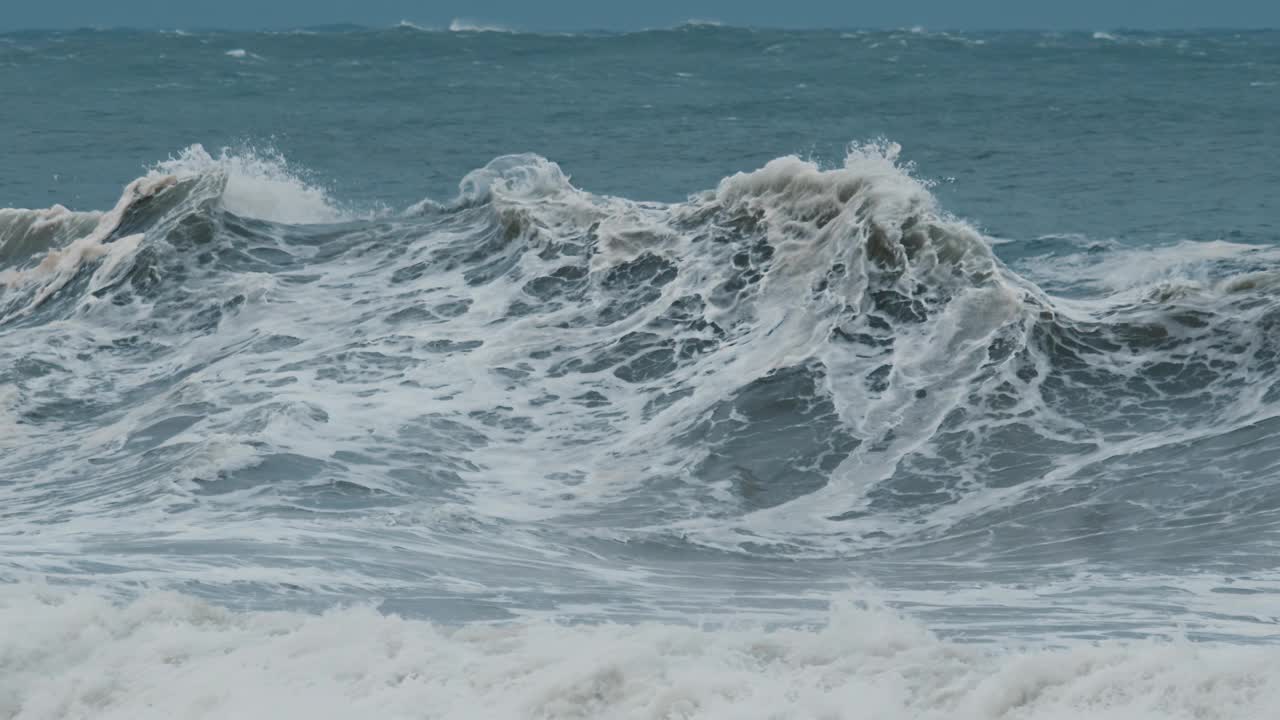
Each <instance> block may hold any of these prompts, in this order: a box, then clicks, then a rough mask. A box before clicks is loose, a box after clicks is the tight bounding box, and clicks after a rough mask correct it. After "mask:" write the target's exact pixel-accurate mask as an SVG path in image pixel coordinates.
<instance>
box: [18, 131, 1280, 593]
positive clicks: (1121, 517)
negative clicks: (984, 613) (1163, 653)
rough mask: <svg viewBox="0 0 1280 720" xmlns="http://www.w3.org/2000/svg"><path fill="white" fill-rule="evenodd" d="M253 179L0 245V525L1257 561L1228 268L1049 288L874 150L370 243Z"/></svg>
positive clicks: (444, 210)
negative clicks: (1225, 550) (13, 518)
mask: <svg viewBox="0 0 1280 720" xmlns="http://www.w3.org/2000/svg"><path fill="white" fill-rule="evenodd" d="M263 162H264V161H262V160H261V158H257V159H253V160H252V161H247V160H245V159H244V158H236V157H234V156H225V155H224V156H223V158H221V159H218V160H214V159H213V158H211V157H210V156H209V155H208V154H207V153H203V151H197V150H192V151H191V152H189V153H187V154H186V155H184V156H183V157H182V158H179V160H178V161H175V162H174V163H170V164H168V165H165V166H162V167H161V168H159V169H158V170H157V171H156V172H155V173H153V174H151V175H149V176H148V177H147V178H143V179H140V180H139V181H137V182H135V183H134V184H131V185H130V186H129V188H128V189H127V190H126V192H125V194H124V196H123V197H122V199H121V201H120V203H119V204H118V205H117V206H116V208H115V209H113V210H112V211H110V212H108V213H105V214H103V215H101V216H93V217H92V222H93V226H92V228H90V217H89V216H70V215H65V216H64V215H63V214H61V213H60V211H49V213H47V214H46V215H47V216H48V217H51V218H54V219H55V220H54V223H55V224H59V225H58V227H59V228H61V229H58V230H56V232H55V231H51V230H49V229H48V228H47V227H46V225H41V224H40V223H41V222H45V221H39V222H37V220H39V218H41V217H46V215H39V214H34V215H21V216H15V217H20V218H21V220H20V221H14V222H12V223H11V224H10V225H9V226H7V227H10V228H13V229H12V230H9V231H6V232H8V233H9V234H8V235H6V237H7V238H9V239H8V240H6V244H5V246H4V247H6V248H27V251H30V255H29V256H24V253H25V252H27V251H23V252H10V251H6V256H5V260H4V263H5V265H4V271H5V272H6V273H8V274H7V275H6V277H7V278H9V280H7V281H6V287H5V289H3V291H0V292H2V293H3V294H0V308H3V316H2V317H3V320H2V321H0V333H3V334H4V335H5V336H7V338H8V339H11V340H13V343H12V347H21V348H23V349H22V350H20V351H14V352H13V353H12V354H13V356H14V357H13V362H12V363H9V365H10V367H11V368H13V369H11V370H10V371H8V372H7V374H6V375H5V376H4V379H5V381H6V382H8V383H10V384H12V386H13V387H14V388H16V391H15V393H14V394H13V396H12V397H10V398H8V399H7V400H6V401H5V402H6V403H7V408H6V409H5V410H4V413H5V414H7V415H8V416H9V417H10V418H13V419H12V420H11V421H10V422H11V425H12V427H13V428H14V432H13V433H12V434H11V435H10V437H19V436H23V437H26V438H28V439H30V440H32V442H30V443H28V444H24V445H22V446H20V447H18V448H16V449H15V450H14V451H13V453H12V457H13V458H14V460H13V462H12V463H11V464H10V465H9V466H8V468H7V469H6V470H5V471H3V473H4V474H3V475H0V479H5V480H6V481H8V482H15V481H17V480H18V479H19V478H21V480H22V482H21V484H17V485H11V486H7V488H6V490H5V492H6V493H7V494H8V500H9V501H10V502H11V506H12V507H18V508H26V509H28V511H29V513H28V515H29V516H30V515H32V514H34V513H35V510H36V509H37V508H41V507H50V506H57V507H58V508H59V512H62V513H77V514H80V515H82V516H84V517H113V516H119V515H127V516H129V517H132V518H134V519H135V520H137V519H138V518H139V517H147V518H151V519H152V520H153V521H155V522H156V523H158V524H159V525H160V526H162V527H170V526H172V520H170V519H168V518H170V517H173V516H181V515H182V514H183V513H189V512H204V513H212V514H213V515H214V516H215V517H216V518H217V523H216V527H217V528H218V530H217V531H216V533H215V535H216V536H217V537H218V538H219V540H220V541H221V542H225V543H231V544H234V543H236V542H249V539H250V537H251V535H252V533H254V532H255V531H254V530H252V527H253V525H252V521H253V520H254V519H255V518H261V517H263V516H269V517H273V518H275V519H276V520H277V521H279V522H281V523H284V525H285V526H287V527H289V528H291V529H290V531H289V532H292V533H297V534H300V535H302V536H305V535H306V533H308V532H311V531H312V530H309V529H307V528H308V527H310V526H307V525H306V524H305V523H302V521H300V520H298V521H297V523H299V524H294V523H295V520H294V519H295V518H298V517H304V516H307V514H308V513H315V512H320V513H325V514H326V517H331V518H335V520H334V521H335V522H337V521H338V520H337V518H342V519H343V520H342V521H341V522H344V523H350V532H351V533H352V535H350V536H349V537H347V536H343V537H344V538H345V539H344V540H342V542H347V541H350V542H355V540H354V538H356V537H358V536H359V535H360V531H359V528H360V527H362V523H365V522H369V521H370V518H371V515H370V514H371V513H375V512H379V513H380V512H392V513H402V512H408V513H410V516H413V513H414V512H416V511H411V509H412V508H416V507H420V506H422V504H424V503H426V504H428V505H431V506H440V507H449V508H455V509H457V512H459V513H460V514H461V516H464V517H466V518H469V519H468V520H467V521H466V522H464V523H463V525H466V523H469V522H476V523H480V524H482V525H483V524H484V523H499V524H501V525H502V526H503V527H504V528H505V530H504V532H505V533H510V538H514V539H511V540H510V542H525V541H528V538H527V537H523V536H521V535H520V534H519V532H518V531H517V530H515V529H513V528H526V529H529V531H530V532H535V533H536V532H538V530H536V528H547V527H551V528H555V532H556V533H560V534H558V535H556V540H555V542H556V543H567V544H569V545H574V544H579V543H582V542H586V541H588V540H589V541H590V542H592V543H596V542H599V543H605V544H608V543H614V542H624V543H630V542H650V541H652V542H658V543H673V544H689V545H693V546H697V547H702V548H713V549H716V550H719V551H728V552H733V553H749V554H785V555H790V556H797V557H800V556H808V557H815V556H816V557H822V558H830V557H843V556H846V555H848V554H850V553H860V554H864V555H867V556H873V555H883V556H885V557H890V558H892V557H899V558H934V559H938V558H941V559H952V558H967V559H969V560H970V561H972V560H974V559H975V558H984V557H985V558H992V559H1001V558H1003V559H1009V560H1011V561H1013V560H1018V561H1027V560H1036V561H1045V560H1061V559H1063V558H1066V559H1070V558H1073V557H1074V558H1080V557H1092V558H1101V559H1104V560H1108V561H1114V562H1116V563H1126V562H1128V563H1134V562H1137V563H1156V564H1159V563H1173V562H1175V561H1176V562H1192V563H1197V564H1203V565H1205V566H1214V567H1227V566H1230V567H1234V568H1237V569H1239V568H1251V569H1266V568H1268V567H1270V566H1271V562H1272V561H1271V560H1269V559H1268V558H1269V557H1271V550H1272V549H1273V548H1274V545H1275V539H1276V525H1275V523H1274V522H1273V519H1272V518H1273V516H1274V509H1275V508H1276V507H1280V490H1278V489H1277V487H1276V484H1275V483H1274V482H1272V481H1271V472H1270V469H1271V468H1272V467H1273V466H1274V463H1275V462H1276V458H1273V457H1272V453H1271V451H1270V450H1269V449H1268V448H1269V447H1271V445H1273V443H1272V442H1271V441H1272V440H1273V439H1274V436H1275V433H1276V432H1277V431H1278V430H1280V428H1278V427H1276V426H1277V423H1276V420H1275V416H1276V407H1277V406H1276V393H1277V392H1280V391H1277V390H1275V389H1273V388H1274V387H1275V383H1276V382H1277V380H1280V376H1278V375H1277V363H1276V358H1277V349H1276V347H1275V342H1276V341H1275V337H1276V334H1275V332H1274V325H1275V323H1276V322H1277V318H1280V314H1278V312H1280V303H1277V296H1276V294H1275V292H1274V285H1273V283H1272V281H1271V280H1270V279H1269V278H1271V277H1272V276H1271V275H1270V274H1269V273H1271V270H1269V269H1267V268H1259V267H1258V266H1257V258H1256V257H1251V258H1249V259H1248V260H1247V262H1242V263H1240V266H1239V267H1236V266H1234V265H1231V264H1230V263H1227V265H1225V266H1224V269H1223V274H1222V275H1221V277H1218V278H1217V279H1216V280H1213V281H1212V282H1196V281H1192V280H1189V279H1184V281H1182V282H1181V283H1179V282H1174V281H1171V280H1162V281H1160V282H1157V283H1154V284H1150V285H1147V286H1145V287H1143V288H1138V289H1129V290H1126V291H1124V292H1117V293H1111V294H1104V295H1100V296H1093V297H1090V298H1087V299H1080V298H1074V299H1066V298H1062V297H1055V296H1053V295H1051V294H1049V293H1047V292H1045V291H1044V290H1042V289H1041V288H1040V287H1038V286H1037V285H1036V284H1035V283H1033V282H1032V281H1031V280H1029V279H1028V278H1027V277H1026V276H1024V275H1021V274H1018V273H1016V272H1014V271H1013V270H1011V269H1010V267H1008V266H1007V265H1006V264H1005V263H1004V262H1002V261H1001V260H1000V259H999V258H998V257H997V256H996V255H995V253H994V251H993V249H992V244H991V242H990V241H989V240H987V239H986V238H984V237H983V236H982V234H981V233H979V232H978V231H977V230H975V229H974V228H972V227H971V226H969V225H968V224H966V223H964V222H963V221H960V220H958V219H956V218H953V217H951V216H949V215H947V214H946V213H945V212H944V211H943V210H942V209H940V208H939V207H938V206H937V202H936V200H935V199H934V197H933V196H932V194H931V193H930V192H929V189H928V186H927V185H926V184H925V183H922V182H921V181H919V180H917V179H916V178H914V177H913V176H912V174H911V173H910V172H909V169H908V168H904V167H902V166H901V165H900V164H899V163H898V162H897V150H896V148H895V147H893V146H888V145H881V146H870V147H862V148H855V149H854V150H853V151H851V152H850V154H849V156H848V158H847V159H846V161H845V163H844V164H843V166H841V167H836V168H827V169H823V168H820V167H818V166H817V165H815V164H813V163H809V162H805V161H802V160H799V159H797V158H779V159H777V160H775V161H773V162H770V163H769V164H767V165H766V166H765V167H764V168H761V169H759V170H756V171H754V172H750V173H741V174H738V175H735V176H732V177H729V178H726V179H724V180H723V181H722V182H721V183H720V184H719V186H718V187H717V188H715V189H714V190H711V191H708V192H704V193H700V194H697V195H694V196H692V197H690V198H689V199H688V200H687V201H685V202H682V203H675V204H661V203H643V202H634V201H630V200H627V199H623V198H613V197H603V196H597V195H593V194H591V193H588V192H585V191H583V190H580V189H578V188H575V187H574V186H572V185H571V184H570V183H569V181H568V178H567V177H566V176H565V175H564V174H563V173H562V172H561V171H560V169H559V168H558V167H557V166H556V165H555V164H554V163H552V162H550V161H548V160H546V159H543V158H540V157H537V156H531V155H526V156H511V157H504V158H499V159H497V160H495V161H494V162H492V163H490V164H489V165H488V166H487V167H485V168H482V169H480V170H477V171H475V172H473V173H472V174H470V175H469V176H468V177H467V178H465V179H464V180H463V182H462V183H461V188H460V193H459V196H458V197H457V198H455V199H453V200H452V201H450V202H444V203H436V202H427V201H424V202H423V203H420V204H419V205H417V206H415V207H413V208H410V209H409V210H407V211H406V212H404V213H402V214H400V215H396V216H390V215H383V216H379V217H371V218H365V219H361V218H358V217H352V216H350V215H348V214H343V213H341V212H339V211H338V210H336V209H334V206H333V205H332V203H331V202H330V201H329V200H328V198H327V196H326V195H325V194H324V193H322V192H321V191H319V190H315V189H313V188H311V187H310V186H308V185H306V184H305V183H303V182H301V181H300V180H298V179H297V178H296V177H295V176H294V175H292V174H290V172H289V171H288V170H287V168H286V167H283V166H280V165H278V164H271V163H269V162H268V163H266V164H265V165H264V164H263ZM250 190H251V191H250ZM23 223H25V225H24V224H23ZM23 228H26V229H23ZM77 235H78V237H75V236H77ZM51 339H56V341H57V342H56V343H50V342H49V341H50V340H51ZM46 343H47V345H46ZM4 416H5V415H0V418H3V417H4ZM51 448H57V452H51ZM1207 457H1212V458H1213V459H1214V461H1213V463H1212V464H1211V465H1210V464H1206V462H1205V458H1207ZM50 458H53V459H50ZM86 468H92V469H91V470H86ZM452 512H454V511H453V510H451V511H450V513H452ZM18 514H19V515H20V516H21V515H23V513H22V512H19V513H18ZM450 517H452V515H450ZM27 521H28V520H24V522H27ZM433 522H434V521H433ZM450 527H454V526H450ZM455 529H456V528H455ZM174 532H175V533H176V535H175V536H176V537H180V536H181V535H182V533H181V531H178V530H174ZM422 532H426V534H427V536H426V537H418V538H417V540H416V542H418V543H426V544H427V545H429V546H431V547H432V549H431V552H433V553H444V549H443V548H445V547H446V546H447V547H448V548H450V549H456V548H457V546H456V545H454V544H453V543H454V542H455V541H456V539H446V536H448V534H449V533H448V531H445V530H441V531H440V532H439V533H438V534H437V533H436V532H435V531H434V530H433V531H422ZM340 534H341V533H340ZM326 537H327V538H328V542H334V539H333V536H331V535H330V536H326ZM522 537H523V539H520V538H522ZM402 540H403V538H402ZM493 542H496V543H498V544H501V543H503V542H508V540H494V541H493ZM432 543H437V545H434V546H432V545H431V544H432ZM1231 543H1234V544H1235V547H1236V552H1233V553H1231V554H1230V555H1229V556H1228V555H1224V554H1222V553H1220V552H1217V551H1215V550H1214V548H1216V547H1222V546H1223V544H1231ZM264 547H265V546H264ZM419 549H420V550H421V549H422V548H421V547H419ZM508 549H510V548H508ZM139 552H144V553H145V552H147V551H144V550H139ZM424 552H425V550H424ZM519 552H520V553H525V554H527V553H528V552H529V550H528V548H527V547H525V548H523V549H521V550H520V551H519ZM494 553H495V555H496V554H500V553H499V552H498V551H497V550H494ZM46 559H48V558H46ZM49 562H55V563H58V562H64V561H63V560H56V559H53V560H49ZM201 562H211V563H221V564H225V563H226V562H227V561H226V559H225V558H221V557H220V556H219V555H218V553H216V552H213V551H209V552H208V553H207V555H205V556H203V557H202V560H201ZM224 569H227V570H228V571H230V569H229V568H224ZM342 572H343V573H348V572H350V570H349V569H344V570H343V571H342ZM344 578H345V579H343V580H341V581H338V580H333V582H352V583H358V582H361V581H360V580H355V579H352V578H351V577H348V576H345V575H344Z"/></svg>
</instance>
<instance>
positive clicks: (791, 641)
mask: <svg viewBox="0 0 1280 720" xmlns="http://www.w3.org/2000/svg"><path fill="white" fill-rule="evenodd" d="M726 620H729V621H730V623H731V619H730V618H726ZM0 630H2V631H0V717H8V718H14V719H15V720H63V719H70V718H89V717H92V718H95V719H97V720H117V719H118V720H123V719H125V718H127V719H128V720H148V719H151V718H154V719H156V720H159V719H162V718H163V719H165V720H167V719H168V718H184V719H186V720H199V719H200V718H228V717H234V718H244V719H246V720H249V719H251V718H298V719H299V720H320V719H323V718H334V719H337V718H351V717H377V718H384V717H385V718H399V717H405V718H408V717H415V718H477V717H485V718H616V719H618V720H625V719H627V718H686V719H692V718H725V719H726V720H728V719H730V718H732V719H734V720H738V719H746V718H759V719H760V720H764V719H766V718H770V719H780V718H829V719H835V718H877V719H884V720H892V719H894V718H903V719H906V718H916V719H926V720H928V719H932V720H944V719H945V720H997V719H1006V720H1015V719H1016V720H1074V719H1075V718H1080V717H1088V718H1096V719H1112V720H1157V719H1158V720H1182V719H1186V720H1192V719H1194V720H1236V719H1238V720H1258V719H1260V718H1265V717H1269V716H1270V715H1269V713H1271V712H1272V711H1273V710H1274V709H1275V708H1276V707H1280V674H1277V673H1276V672H1275V670H1274V668H1275V666H1276V664H1277V662H1280V650H1278V649H1277V648H1275V647H1273V646H1253V647H1247V646H1246V647H1241V646H1222V645H1207V644H1195V643H1190V642H1186V641H1175V642H1131V643H1124V642H1107V643H1103V644H1096V645H1095V644H1074V645H1069V646H1065V647H1055V648H1046V647H1035V646H1032V647H1008V646H1005V647H995V646H986V645H972V644H962V643H956V642H951V641H947V640H944V639H940V638H939V637H937V636H935V635H934V634H933V633H931V632H929V631H928V630H927V629H925V628H924V627H922V626H921V625H919V624H918V623H916V622H913V621H911V620H909V619H905V618H903V617H901V616H899V615H897V614H895V613H893V612H891V611H888V610H884V609H879V608H868V607H862V606H858V605H856V604H852V603H840V604H838V605H837V606H836V607H835V608H834V609H833V610H832V612H831V614H830V616H829V618H828V620H827V621H826V622H825V624H823V625H821V626H818V627H814V628H811V629H775V630H763V629H756V628H751V627H740V628H734V627H732V626H729V627H706V628H696V627H688V626H679V625H660V624H640V625H599V626H595V625H572V626H566V625H560V624H555V623H550V622H542V621H526V622H516V623H511V624H503V625H473V626H467V627H461V628H453V627H446V626H439V625H433V624H430V623H427V622H422V621H413V620H405V619H400V618H397V617H394V616H385V615H381V614H379V613H377V612H376V611H374V610H372V609H368V608H352V609H345V610H334V611H330V612H327V613H325V614H322V615H309V614H303V613H283V612H279V613H261V612H235V611H229V610H225V609H221V608H218V607H214V606H210V605H207V604H205V603H203V602H201V601H198V600H195V599H192V598H189V597H183V596H180V595H174V594H168V593H158V594H149V595H146V596H144V597H143V598H142V599H140V600H137V601H134V602H131V603H128V604H124V605H120V604H115V603H113V602H111V601H108V600H106V599H103V598H100V597H96V596H93V595H88V594H79V595H75V594H69V593H67V592H65V591H58V590H53V589H49V588H37V587H33V586H29V585H19V586H8V587H5V588H4V589H3V593H2V594H0Z"/></svg>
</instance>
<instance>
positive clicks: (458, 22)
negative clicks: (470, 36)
mask: <svg viewBox="0 0 1280 720" xmlns="http://www.w3.org/2000/svg"><path fill="white" fill-rule="evenodd" d="M449 32H471V33H514V32H515V31H514V30H512V29H511V28H508V27H504V26H502V25H493V24H488V23H482V22H478V21H476V20H467V19H465V18H454V19H453V21H451V22H450V23H449Z"/></svg>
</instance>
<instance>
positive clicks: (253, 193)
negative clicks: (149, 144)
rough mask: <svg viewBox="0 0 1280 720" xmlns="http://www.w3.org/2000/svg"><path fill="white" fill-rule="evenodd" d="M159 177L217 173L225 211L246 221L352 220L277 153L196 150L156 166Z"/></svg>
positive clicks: (199, 146) (194, 148)
mask: <svg viewBox="0 0 1280 720" xmlns="http://www.w3.org/2000/svg"><path fill="white" fill-rule="evenodd" d="M156 172H159V173H163V174H168V175H174V176H176V177H178V178H181V179H186V178H195V177H199V176H204V175H210V174H217V175H220V176H223V177H225V179H226V187H225V189H224V190H223V193H222V204H223V206H224V207H225V208H226V209H227V210H229V211H231V212H233V213H235V214H237V215H241V216H243V217H249V218H256V219H258V220H269V221H271V222H278V223H286V224H294V225H305V224H316V223H332V222H340V221H342V220H345V219H347V218H348V217H349V216H348V215H347V213H345V212H343V211H342V210H340V209H339V208H338V207H337V204H336V203H335V202H334V201H333V199H332V198H331V197H330V196H329V193H328V192H327V191H325V190H324V189H323V188H320V187H317V186H315V185H310V184H308V183H307V182H306V181H305V180H303V179H302V178H301V177H300V176H299V174H298V173H297V172H296V171H295V170H293V169H292V168H291V167H290V166H289V164H288V162H286V161H285V159H284V158H283V157H281V156H280V155H279V154H278V153H275V152H271V151H258V150H254V149H244V150H240V151H231V150H229V149H224V150H222V152H220V153H219V154H218V155H216V156H214V155H212V154H210V153H209V152H208V151H206V150H205V149H204V147H203V146H201V145H198V144H197V145H192V146H191V147H189V148H187V149H186V150H183V151H182V152H181V153H180V154H178V156H177V157H174V158H170V159H169V160H166V161H164V162H162V163H159V164H158V165H157V166H156Z"/></svg>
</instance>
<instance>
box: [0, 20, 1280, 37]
mask: <svg viewBox="0 0 1280 720" xmlns="http://www.w3.org/2000/svg"><path fill="white" fill-rule="evenodd" d="M460 24H461V25H460ZM694 28H702V29H707V30H746V31H761V30H772V31H786V32H872V33H880V32H907V33H914V34H922V35H927V34H935V33H948V34H970V33H984V34H1013V33H1063V34H1072V33H1099V32H1120V33H1161V32H1165V33H1203V32H1244V33H1264V32H1275V31H1277V30H1280V27H1274V26H1259V27H1245V26H1233V25H1202V26H1187V27H1180V26H1167V27H1130V26H1124V25H1117V26H1110V27H1106V26H1103V27H1069V28H1051V27H1030V26H1029V27H1008V28H967V29H958V28H949V27H937V28H929V27H927V26H924V25H919V24H917V25H911V26H892V27H891V26H887V25H886V26H869V25H862V26H857V25H846V26H841V25H832V26H788V25H732V24H729V23H721V22H719V21H712V20H686V21H684V22H679V23H675V24H673V25H668V26H663V27H647V28H635V29H619V28H607V27H602V28H579V29H576V30H566V29H551V28H545V29H526V28H521V27H517V26H511V25H504V24H501V23H490V22H487V21H475V20H471V19H463V18H455V19H453V20H452V21H450V23H449V24H448V25H445V26H432V25H419V24H417V23H415V22H413V21H411V20H400V21H399V22H398V23H395V24H390V25H369V24H365V23H355V22H328V23H313V24H309V25H277V26H261V27H250V26H244V27H236V26H216V25H205V26H190V27H168V26H158V25H156V26H146V25H127V24H126V25H67V26H62V27H48V26H45V27H40V26H36V27H21V28H10V29H0V35H17V34H23V33H76V32H140V33H151V32H155V33H184V32H185V33H284V32H315V33H322V32H332V33H341V32H359V31H364V32H378V31H386V30H399V29H407V30H413V31H417V32H426V33H440V34H449V33H464V34H465V33H473V34H480V33H490V34H497V35H502V34H508V35H582V34H600V35H633V34H639V33H648V32H670V31H675V30H682V29H694Z"/></svg>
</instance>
